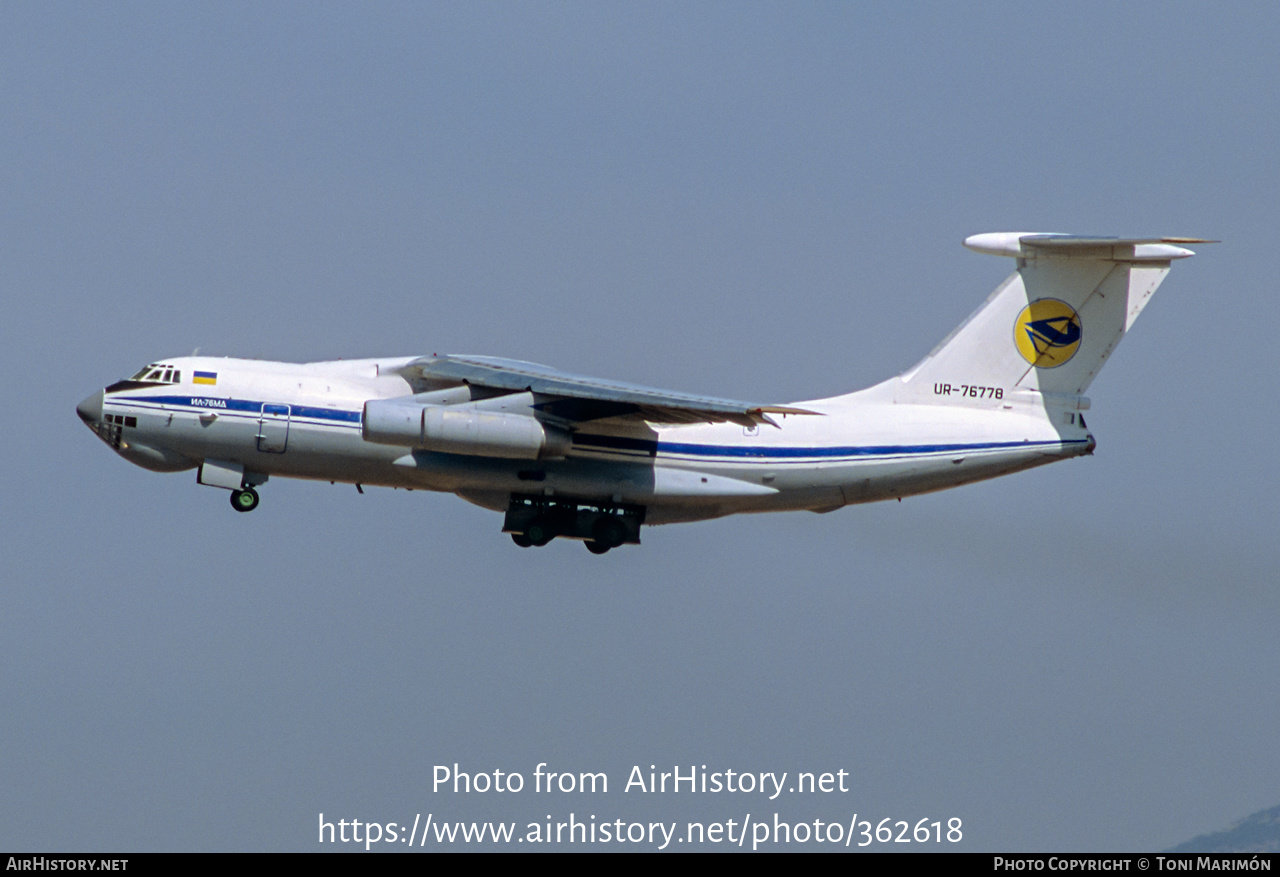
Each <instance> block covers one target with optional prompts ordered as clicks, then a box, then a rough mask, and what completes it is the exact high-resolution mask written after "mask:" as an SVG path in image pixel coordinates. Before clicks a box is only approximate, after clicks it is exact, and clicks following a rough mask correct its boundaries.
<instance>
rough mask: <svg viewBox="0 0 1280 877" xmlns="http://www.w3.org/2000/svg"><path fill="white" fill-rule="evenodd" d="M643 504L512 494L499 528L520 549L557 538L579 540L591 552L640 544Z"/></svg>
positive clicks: (602, 551)
mask: <svg viewBox="0 0 1280 877" xmlns="http://www.w3.org/2000/svg"><path fill="white" fill-rule="evenodd" d="M644 511H645V510H644V507H643V506H632V505H621V504H618V505H612V504H598V503H594V502H590V501H585V502H583V501H574V500H572V499H561V498H559V497H557V498H556V499H550V498H547V497H540V496H521V495H516V496H513V497H512V498H511V505H510V506H509V507H508V508H507V518H506V521H505V524H504V526H503V530H505V531H506V532H508V533H510V534H511V541H512V542H514V543H515V544H516V545H519V546H520V547H521V548H530V547H533V546H542V545H546V544H548V543H549V542H551V540H553V539H555V538H557V537H561V536H563V537H565V538H569V539H581V540H582V541H583V542H584V543H585V544H586V546H587V550H588V551H590V552H591V553H592V554H604V553H605V552H606V551H610V550H612V549H614V548H617V547H618V546H619V545H625V544H628V543H631V544H634V545H638V544H639V543H640V525H641V524H642V523H643V522H644Z"/></svg>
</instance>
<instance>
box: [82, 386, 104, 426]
mask: <svg viewBox="0 0 1280 877" xmlns="http://www.w3.org/2000/svg"><path fill="white" fill-rule="evenodd" d="M76 414H79V415H80V419H81V420H83V421H84V422H85V424H86V425H88V426H90V427H92V426H93V425H94V424H96V423H97V422H98V421H99V420H101V419H102V391H101V390H99V391H98V392H96V393H94V394H93V395H92V396H89V397H88V398H86V399H85V400H84V401H83V402H81V403H80V404H79V405H77V406H76Z"/></svg>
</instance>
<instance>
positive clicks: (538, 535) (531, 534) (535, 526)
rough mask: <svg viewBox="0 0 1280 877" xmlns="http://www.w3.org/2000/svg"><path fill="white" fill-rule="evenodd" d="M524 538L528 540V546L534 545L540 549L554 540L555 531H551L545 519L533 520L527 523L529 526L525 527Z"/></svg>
mask: <svg viewBox="0 0 1280 877" xmlns="http://www.w3.org/2000/svg"><path fill="white" fill-rule="evenodd" d="M524 538H526V539H528V540H529V544H530V545H536V546H538V547H539V548H541V547H542V546H543V545H546V544H547V543H548V542H550V541H551V540H552V539H554V538H556V533H555V530H552V529H551V526H550V524H548V523H547V520H546V519H545V518H534V519H533V520H532V521H530V522H529V526H528V527H525V530H524Z"/></svg>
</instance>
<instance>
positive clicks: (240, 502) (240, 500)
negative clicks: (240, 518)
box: [231, 487, 258, 512]
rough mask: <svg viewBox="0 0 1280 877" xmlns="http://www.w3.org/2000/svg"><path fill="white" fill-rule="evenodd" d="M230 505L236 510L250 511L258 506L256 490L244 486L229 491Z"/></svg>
mask: <svg viewBox="0 0 1280 877" xmlns="http://www.w3.org/2000/svg"><path fill="white" fill-rule="evenodd" d="M231 507H232V508H233V509H235V510H236V511H238V512H251V511H253V510H254V509H256V508H257V507H258V491H256V490H254V489H253V488H252V487H244V488H241V489H240V490H233V491H231Z"/></svg>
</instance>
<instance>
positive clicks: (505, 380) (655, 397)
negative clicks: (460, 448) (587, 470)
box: [401, 355, 818, 426]
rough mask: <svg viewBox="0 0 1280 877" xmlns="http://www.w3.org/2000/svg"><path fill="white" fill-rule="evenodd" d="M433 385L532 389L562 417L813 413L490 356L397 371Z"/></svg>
mask: <svg viewBox="0 0 1280 877" xmlns="http://www.w3.org/2000/svg"><path fill="white" fill-rule="evenodd" d="M401 371H402V372H405V373H408V374H412V375H416V376H417V377H420V378H421V379H423V380H424V381H427V382H429V383H432V384H438V385H439V384H444V385H458V384H468V385H470V386H472V387H481V388H486V389H490V390H498V391H506V392H532V393H533V394H534V397H535V399H536V400H537V408H538V409H539V410H541V411H543V412H545V413H547V414H550V415H553V416H555V417H560V418H563V419H565V420H573V421H586V420H599V419H601V418H605V417H635V418H637V419H640V420H645V421H648V422H650V423H724V422H726V421H727V422H730V423H738V424H741V425H743V426H754V425H756V424H758V423H768V424H772V425H773V426H777V423H775V422H774V420H773V419H772V418H771V417H770V416H769V415H771V414H783V415H785V414H817V413H818V412H816V411H808V410H806V409H804V408H794V407H791V406H786V405H760V404H757V403H754V402H737V401H734V400H732V399H716V398H713V397H711V396H696V395H693V394H690V393H673V392H671V391H669V390H656V389H653V388H652V387H642V386H639V385H637V384H627V383H623V382H621V381H606V380H600V379H599V378H588V377H583V376H581V375H573V374H569V373H567V372H562V371H558V370H556V369H553V368H548V367H547V366H545V365H538V364H537V363H532V362H520V361H518V360H513V359H497V358H495V357H490V356H454V355H446V356H423V357H420V358H418V359H415V360H413V361H412V362H410V363H409V364H408V365H406V366H404V367H403V368H402V369H401Z"/></svg>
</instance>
